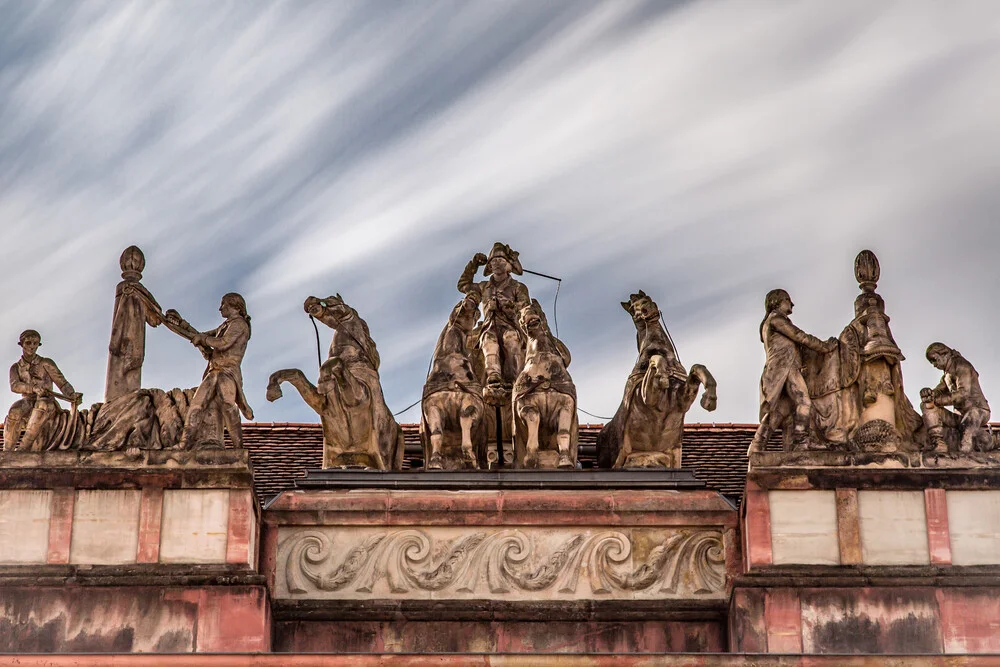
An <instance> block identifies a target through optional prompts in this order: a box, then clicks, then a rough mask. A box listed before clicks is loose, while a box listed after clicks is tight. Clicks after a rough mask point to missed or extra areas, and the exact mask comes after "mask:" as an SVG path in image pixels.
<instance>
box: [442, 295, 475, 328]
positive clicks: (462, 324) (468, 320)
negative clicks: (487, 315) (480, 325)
mask: <svg viewBox="0 0 1000 667" xmlns="http://www.w3.org/2000/svg"><path fill="white" fill-rule="evenodd" d="M478 321H479V298H478V296H477V295H476V294H475V293H473V292H470V293H469V294H466V296H465V298H464V299H462V300H461V301H459V302H458V304H456V306H455V307H454V308H452V310H451V315H449V316H448V326H457V327H458V328H459V329H461V330H462V331H464V332H465V333H469V332H470V331H472V329H473V328H474V327H475V326H476V322H478Z"/></svg>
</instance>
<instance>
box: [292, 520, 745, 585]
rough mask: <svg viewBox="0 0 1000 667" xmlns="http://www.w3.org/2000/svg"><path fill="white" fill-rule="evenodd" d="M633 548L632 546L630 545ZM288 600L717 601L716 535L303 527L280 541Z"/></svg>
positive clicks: (720, 559)
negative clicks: (684, 599) (443, 598)
mask: <svg viewBox="0 0 1000 667" xmlns="http://www.w3.org/2000/svg"><path fill="white" fill-rule="evenodd" d="M639 542H641V546H640V545H639ZM279 553H280V555H279V562H280V563H282V565H283V568H284V573H283V574H284V576H283V582H282V583H283V584H284V586H283V587H282V588H283V589H284V590H279V595H281V594H284V595H282V596H283V597H286V596H287V597H290V598H365V597H372V598H385V597H407V598H414V599H422V598H428V597H435V598H441V597H460V598H468V597H476V598H504V599H520V598H537V597H538V596H539V595H541V597H554V598H559V597H572V598H575V599H586V598H609V599H615V598H625V599H628V598H635V597H641V598H647V599H655V598H687V597H704V596H712V597H718V596H721V595H722V594H723V592H724V588H725V556H724V549H723V545H722V534H721V533H720V532H719V531H715V530H703V529H697V530H678V531H673V532H670V533H666V532H663V531H659V532H657V533H649V531H646V532H644V533H643V534H642V537H641V539H637V538H636V536H634V535H631V534H630V533H628V532H626V531H620V530H584V531H576V532H574V531H567V530H560V531H555V532H553V531H544V530H537V529H536V530H531V529H504V530H493V531H489V530H483V531H476V532H467V531H460V530H458V531H456V529H444V530H442V529H432V528H424V529H402V530H389V531H377V532H373V531H372V530H363V531H358V530H350V529H344V530H338V529H333V528H328V529H306V530H295V531H290V534H287V535H285V536H283V539H282V540H281V547H280V549H279Z"/></svg>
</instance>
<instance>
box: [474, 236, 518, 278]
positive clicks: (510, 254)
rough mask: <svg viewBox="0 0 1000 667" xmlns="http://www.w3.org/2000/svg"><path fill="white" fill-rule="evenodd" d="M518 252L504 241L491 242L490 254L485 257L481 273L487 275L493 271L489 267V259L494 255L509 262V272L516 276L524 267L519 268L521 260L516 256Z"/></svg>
mask: <svg viewBox="0 0 1000 667" xmlns="http://www.w3.org/2000/svg"><path fill="white" fill-rule="evenodd" d="M518 254H519V253H518V252H517V251H516V250H513V249H511V247H510V246H509V245H507V244H506V243H500V242H499V241H497V242H496V243H494V244H493V249H492V250H490V256H489V257H488V258H487V259H486V268H485V269H483V275H484V276H489V275H490V274H491V273H493V271H492V270H491V269H490V260H492V259H493V258H494V257H503V258H504V259H506V260H507V262H508V263H509V264H510V272H511V273H513V274H514V275H516V276H519V275H521V274H523V273H524V269H523V268H521V260H519V259H518V258H517V256H518Z"/></svg>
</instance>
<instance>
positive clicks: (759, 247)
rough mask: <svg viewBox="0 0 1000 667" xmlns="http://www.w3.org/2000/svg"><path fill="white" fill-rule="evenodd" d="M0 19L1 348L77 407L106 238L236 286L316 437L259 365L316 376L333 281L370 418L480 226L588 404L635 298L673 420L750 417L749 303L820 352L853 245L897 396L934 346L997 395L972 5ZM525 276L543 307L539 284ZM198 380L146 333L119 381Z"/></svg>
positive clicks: (604, 382) (192, 314)
mask: <svg viewBox="0 0 1000 667" xmlns="http://www.w3.org/2000/svg"><path fill="white" fill-rule="evenodd" d="M0 11H2V12H3V15H4V16H5V21H4V23H3V25H2V26H0V85H2V87H3V89H4V91H5V95H4V96H2V97H0V121H2V122H0V192H2V195H0V263H2V266H3V267H4V275H5V278H4V282H3V287H2V289H3V295H4V300H5V301H4V303H5V308H4V317H3V318H2V321H0V351H5V352H4V353H5V354H6V355H7V356H8V357H9V358H10V361H11V362H13V361H14V359H16V357H17V355H18V354H19V349H18V348H17V347H16V340H17V333H18V332H19V331H20V330H21V329H24V328H27V327H34V328H38V329H40V330H41V331H42V335H43V337H44V340H45V346H44V347H43V352H45V353H47V354H48V355H49V356H52V357H53V358H55V359H56V361H57V362H58V363H59V364H60V366H61V367H62V368H63V370H64V371H65V372H66V374H67V376H68V377H69V378H70V379H71V380H72V381H73V382H74V384H75V385H76V386H77V388H78V389H80V390H82V391H84V393H85V394H86V398H87V400H88V401H89V400H99V399H100V397H101V396H102V394H103V378H104V368H105V364H106V341H107V340H108V336H109V329H110V321H111V306H112V302H113V294H114V285H115V283H116V282H117V281H118V279H119V278H118V270H117V258H118V255H119V254H120V252H121V250H122V249H123V248H124V247H126V246H127V245H129V244H132V243H136V244H138V245H139V246H140V247H142V248H143V250H144V251H145V252H146V256H147V270H146V272H145V276H144V283H145V284H146V285H147V287H149V289H151V290H152V291H153V293H154V294H155V295H156V297H157V298H158V300H159V301H160V303H161V304H162V305H163V306H164V307H174V308H177V309H178V310H179V311H180V312H181V313H182V314H183V315H185V317H187V318H188V319H189V320H191V321H192V322H193V323H194V324H195V325H196V326H201V327H203V328H206V329H207V328H210V327H213V326H215V325H216V324H218V322H219V316H218V313H217V310H216V309H217V307H218V300H219V297H221V295H222V294H224V293H225V292H228V291H234V290H235V291H240V292H242V293H243V294H244V295H245V296H246V297H247V301H248V303H249V308H250V312H251V314H252V315H253V317H254V336H253V339H252V340H251V342H250V347H249V350H248V354H247V357H246V359H245V361H244V375H245V377H246V385H247V392H248V395H249V397H250V400H251V403H252V405H253V406H254V408H255V411H256V413H257V417H258V419H261V420H265V421H270V420H275V421H284V420H289V421H313V420H314V419H315V417H314V415H313V414H312V413H311V411H310V410H309V409H308V408H307V407H306V406H305V405H304V404H302V402H301V401H298V400H297V399H296V398H295V397H293V396H289V397H288V398H286V399H283V400H282V401H279V402H277V403H275V404H268V403H265V402H264V400H263V393H264V385H265V383H266V379H267V375H268V374H269V373H270V372H271V371H272V370H275V369H277V368H280V367H285V366H298V367H300V368H302V369H304V370H305V371H306V372H307V374H310V373H315V367H316V359H315V335H314V333H313V331H312V328H311V325H310V324H309V321H308V319H307V318H306V317H305V314H304V313H303V312H302V310H301V304H302V300H303V299H304V297H305V296H307V295H309V294H316V295H321V296H325V295H327V294H330V293H333V292H340V293H341V294H342V295H343V296H344V297H345V299H347V300H348V301H349V302H350V303H351V304H352V305H354V306H355V307H356V308H357V309H358V310H359V311H360V313H361V315H362V316H363V317H365V318H366V319H367V320H368V323H369V325H370V327H371V330H372V333H373V336H374V337H375V339H376V341H377V343H378V346H379V349H380V351H381V353H382V357H383V360H384V363H383V367H382V378H383V384H384V387H385V394H386V398H387V400H388V402H389V404H390V406H391V407H393V408H395V409H400V408H402V407H405V406H406V405H408V404H409V403H411V402H412V401H413V400H415V399H416V398H417V397H419V395H420V388H421V385H422V383H423V379H424V375H425V373H426V368H427V359H428V356H429V355H430V353H431V350H432V349H433V345H434V340H435V339H436V336H437V333H438V331H439V330H440V327H441V326H442V325H443V324H444V321H445V319H446V317H447V313H448V312H449V310H450V308H451V307H452V306H453V305H454V303H455V302H456V301H457V299H458V297H459V294H458V292H457V290H456V289H455V281H456V280H457V278H458V275H459V273H460V272H461V270H462V268H463V266H464V265H465V262H466V261H468V259H469V258H471V256H472V255H473V254H474V253H476V252H479V251H486V250H488V249H489V246H490V245H491V244H492V242H493V241H494V240H503V241H505V242H508V243H510V244H512V245H513V246H514V247H515V248H517V249H519V250H520V251H521V256H522V259H523V261H524V264H525V266H526V267H527V268H531V269H533V270H536V271H540V272H543V273H546V274H549V275H555V276H558V277H560V278H562V279H563V282H562V284H561V288H560V292H559V302H558V321H559V325H560V336H561V337H562V338H563V339H564V340H565V341H566V343H567V344H568V345H569V346H570V348H571V350H572V351H573V357H574V362H573V365H572V366H571V368H570V370H571V372H572V373H573V375H574V379H575V380H576V383H577V386H578V390H579V397H580V405H581V407H583V408H585V409H586V410H588V411H590V412H593V413H595V414H600V415H610V414H612V413H613V411H614V410H615V407H616V406H617V404H618V401H619V400H620V397H621V391H622V386H623V384H624V379H625V375H626V374H627V372H628V370H629V368H630V366H631V363H632V360H633V359H634V355H635V350H634V335H633V331H632V326H631V322H630V321H629V319H628V317H627V315H626V314H625V313H624V312H623V311H622V310H621V308H620V306H619V305H618V302H619V301H621V300H622V299H624V298H626V297H627V295H628V294H629V293H630V292H632V291H635V290H636V289H638V288H642V289H645V290H646V291H647V292H648V293H650V294H651V295H652V296H653V297H654V298H655V299H656V300H657V302H658V303H659V304H660V306H661V308H662V310H663V312H664V316H665V318H666V321H667V324H668V325H669V327H670V329H671V333H672V334H673V336H674V338H675V340H676V342H677V344H678V346H679V349H680V352H681V355H682V358H683V359H684V361H685V362H686V363H688V364H691V363H695V362H700V363H704V364H706V365H707V366H708V367H709V368H710V369H711V370H712V371H713V373H714V374H715V376H716V378H717V379H718V381H719V395H720V401H719V409H718V411H717V412H715V413H711V414H708V413H704V412H703V411H702V410H701V409H700V408H698V407H696V408H694V409H693V411H692V414H691V417H690V418H691V419H693V420H698V421H701V420H713V419H714V420H718V421H740V422H743V421H753V420H755V419H756V412H757V381H758V377H759V372H760V367H761V365H762V363H763V351H762V348H761V345H760V341H759V340H758V338H757V326H758V324H759V320H760V317H761V315H762V300H763V295H764V293H765V292H766V291H767V290H768V289H770V288H772V287H775V286H783V287H786V288H787V289H789V291H791V292H792V294H793V297H794V298H795V300H796V304H797V307H796V313H795V316H794V319H795V321H796V322H797V323H798V324H799V325H800V326H802V327H803V328H805V329H807V330H809V331H811V332H814V333H816V334H817V335H819V336H822V337H826V336H829V335H834V334H836V333H837V332H838V331H839V330H840V329H841V328H842V327H843V326H844V325H845V324H846V323H847V321H848V320H849V318H850V317H851V315H852V303H853V299H854V296H855V295H856V293H857V287H856V283H855V282H854V280H853V276H852V268H851V267H852V261H853V258H854V255H855V254H856V253H857V251H858V250H860V249H861V248H863V247H871V248H872V249H874V250H875V251H876V252H877V253H878V254H879V257H880V259H881V260H882V264H883V278H882V281H881V284H880V292H881V293H882V294H883V295H884V297H885V299H886V302H887V308H888V311H889V314H890V316H891V317H892V327H893V332H894V334H895V336H896V338H897V341H898V342H899V344H900V346H901V347H902V348H903V350H904V352H905V353H906V354H907V356H908V358H909V360H908V361H907V362H906V363H905V365H904V374H905V377H906V382H907V387H908V390H909V393H910V394H911V399H912V400H915V399H916V395H917V390H918V389H919V387H921V386H924V385H929V384H933V383H935V382H936V381H937V372H936V371H935V370H934V369H933V368H931V367H930V366H929V365H928V364H926V362H924V361H923V349H924V347H925V346H926V345H927V343H929V342H931V341H932V340H938V339H940V340H943V341H944V342H947V343H949V344H952V345H954V346H955V347H957V348H958V349H960V350H962V352H963V353H965V354H966V355H967V356H968V357H969V359H970V360H971V361H972V362H973V363H974V364H976V366H977V367H978V368H979V369H980V372H981V373H982V374H983V378H982V379H983V385H984V390H985V392H986V394H987V396H991V395H995V396H1000V357H998V352H997V351H996V350H997V348H996V346H995V345H993V340H992V339H993V335H992V331H993V330H994V329H995V327H996V324H997V318H996V317H995V316H994V315H992V314H991V309H990V308H989V304H990V303H992V300H993V299H992V297H993V296H994V295H993V291H994V286H995V285H996V284H998V282H1000V280H998V279H1000V268H997V267H998V264H997V263H996V262H995V261H994V258H993V255H994V253H995V249H996V248H997V247H998V241H1000V231H998V230H1000V227H998V225H997V224H996V222H995V220H994V219H993V216H994V215H995V213H994V212H995V211H996V210H998V208H1000V206H998V205H1000V195H998V194H997V190H996V187H995V183H994V181H995V174H996V173H998V167H1000V135H998V134H997V133H996V131H995V118H996V117H997V114H998V111H1000V89H998V88H997V87H996V86H991V85H989V82H991V81H993V80H995V78H996V74H997V72H998V71H1000V31H998V28H1000V11H998V10H997V8H996V7H994V6H993V5H992V4H990V3H986V2H982V3H972V2H970V3H961V4H959V5H954V6H949V7H943V6H941V5H940V4H938V3H934V2H930V1H927V2H911V3H905V4H904V3H898V4H877V5H873V4H872V3H868V2H839V3H826V4H815V3H809V4H805V5H802V4H791V3H778V2H775V3H743V2H739V1H738V0H733V1H731V2H678V3H662V2H624V1H622V2H614V3H596V2H595V3H589V2H579V1H567V2H557V1H551V2H545V3H538V2H521V3H504V4H496V3H458V2H450V1H441V2H436V3H430V2H427V3H421V4H420V5H419V6H418V5H408V4H391V5H388V4H377V5H366V4H357V3H348V2H327V3H283V4H279V5H273V4H264V3H250V2H247V3H238V4H217V5H208V4H206V5H198V6H194V5H190V6H187V5H186V6H179V5H170V4H153V5H147V4H141V3H127V4H123V3H87V4H85V5H79V6H76V7H75V8H74V9H73V10H72V11H70V10H67V9H66V8H65V7H64V6H63V5H62V4H61V3H55V2H53V3H33V4H25V3H5V4H4V5H3V6H2V8H0ZM526 283H527V284H528V285H529V288H530V289H531V291H532V294H533V295H535V296H537V297H538V298H539V299H540V300H541V301H542V303H543V305H544V306H545V307H546V309H547V310H551V308H552V305H551V304H552V299H553V297H554V293H555V285H554V283H552V282H551V281H548V280H545V279H542V278H535V277H530V278H527V279H526ZM550 319H551V317H550ZM320 334H321V338H322V341H321V347H322V348H323V349H324V350H325V348H326V346H327V344H328V341H329V332H328V331H322V330H321V331H320ZM202 364H203V360H202V359H201V357H200V355H198V354H197V353H196V352H195V351H194V350H193V348H191V346H190V345H189V344H188V343H186V342H184V341H182V340H180V339H178V338H177V337H175V336H172V335H171V334H169V333H168V332H166V331H163V330H156V331H153V332H151V333H150V335H149V337H148V352H147V360H146V366H145V368H144V380H145V382H146V384H148V385H150V386H167V387H170V386H177V385H181V386H184V385H188V386H190V385H194V384H197V382H198V380H199V378H200V374H201V371H202ZM994 389H996V390H997V391H994ZM8 398H9V399H10V400H13V398H14V397H13V396H11V395H9V394H8ZM413 415H414V413H413V412H411V413H407V415H406V417H408V418H409V419H410V420H412V419H414V418H415V417H414V416H413Z"/></svg>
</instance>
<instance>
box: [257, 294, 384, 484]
mask: <svg viewBox="0 0 1000 667" xmlns="http://www.w3.org/2000/svg"><path fill="white" fill-rule="evenodd" d="M304 307H305V311H306V312H307V313H308V314H309V315H311V316H312V317H314V318H316V319H317V320H319V321H320V322H322V323H323V324H325V325H327V326H328V327H330V328H331V329H334V330H335V332H334V335H333V341H332V342H331V343H330V356H329V358H328V359H327V360H326V361H325V362H324V363H323V365H322V367H321V368H320V374H319V381H318V383H317V385H316V386H313V384H312V383H311V382H309V380H307V379H306V377H305V375H304V374H303V373H302V371H300V370H299V369H297V368H294V369H285V370H280V371H276V372H274V373H272V374H271V377H270V380H269V381H268V385H267V400H269V401H275V400H277V399H278V398H280V397H281V383H282V382H288V383H289V384H291V385H292V386H293V387H295V388H296V389H298V391H299V393H300V394H301V395H302V398H303V400H305V402H306V403H307V404H308V405H309V407H311V408H312V409H313V410H315V411H316V412H317V413H318V414H319V416H320V421H321V422H322V423H323V467H324V468H336V467H348V466H350V467H355V466H357V467H365V468H374V469H376V470H401V469H402V467H403V431H402V429H401V428H400V427H399V424H397V423H396V420H395V418H394V417H393V416H392V412H390V411H389V408H388V407H387V406H386V404H385V398H384V397H383V396H382V385H381V382H380V381H379V375H378V367H379V356H378V350H377V349H376V347H375V341H373V340H372V338H371V334H369V332H368V325H367V324H366V323H365V321H364V320H363V319H361V317H360V316H359V315H358V311H356V310H354V309H353V308H351V307H350V306H349V305H347V304H346V303H344V300H343V299H342V298H341V297H340V295H339V294H337V295H335V296H330V297H327V298H325V299H318V298H316V297H314V296H311V297H309V298H308V299H306V302H305V306H304Z"/></svg>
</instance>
